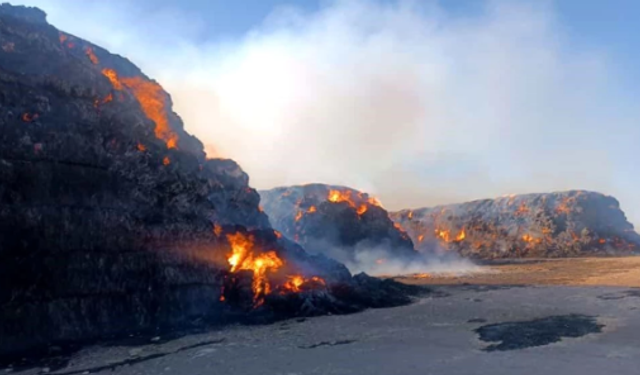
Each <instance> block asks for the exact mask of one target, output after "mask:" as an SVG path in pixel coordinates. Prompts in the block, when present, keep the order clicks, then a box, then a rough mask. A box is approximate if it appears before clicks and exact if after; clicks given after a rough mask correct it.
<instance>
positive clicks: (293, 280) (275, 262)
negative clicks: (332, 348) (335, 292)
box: [227, 232, 326, 307]
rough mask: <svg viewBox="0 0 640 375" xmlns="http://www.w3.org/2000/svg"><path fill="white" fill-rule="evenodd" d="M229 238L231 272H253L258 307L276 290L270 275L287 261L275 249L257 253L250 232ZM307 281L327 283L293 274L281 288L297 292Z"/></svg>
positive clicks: (254, 291)
mask: <svg viewBox="0 0 640 375" xmlns="http://www.w3.org/2000/svg"><path fill="white" fill-rule="evenodd" d="M275 233H276V235H278V234H279V232H275ZM227 240H228V241H229V244H230V245H231V253H229V255H228V257H227V261H228V262H229V265H230V266H231V269H230V272H232V273H234V272H238V271H241V270H247V271H252V272H253V281H252V284H251V288H252V290H253V302H254V306H255V307H258V306H260V305H262V303H264V297H265V296H266V295H267V294H269V293H271V292H272V291H273V290H274V288H273V287H272V285H271V284H272V282H271V281H270V280H269V277H268V275H269V274H273V273H275V272H277V271H278V270H279V269H280V268H282V267H283V266H284V265H285V262H284V260H282V259H280V258H279V257H278V255H277V254H276V252H275V251H273V250H271V251H266V252H262V253H257V252H256V251H255V239H254V237H253V236H252V235H250V234H243V233H240V232H238V233H234V234H227ZM307 283H313V284H315V285H321V286H325V285H326V284H325V281H324V279H322V278H320V277H317V276H313V277H311V278H309V279H306V278H304V277H303V276H301V275H291V276H288V277H287V281H286V282H285V283H284V284H282V285H281V286H280V289H281V290H282V291H284V292H295V293H297V292H300V291H301V287H302V286H303V285H304V284H307Z"/></svg>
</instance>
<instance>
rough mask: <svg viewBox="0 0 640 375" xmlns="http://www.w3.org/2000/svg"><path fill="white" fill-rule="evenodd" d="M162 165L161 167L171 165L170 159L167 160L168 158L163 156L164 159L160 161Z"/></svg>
mask: <svg viewBox="0 0 640 375" xmlns="http://www.w3.org/2000/svg"><path fill="white" fill-rule="evenodd" d="M162 164H163V165H169V164H171V159H169V157H168V156H165V157H164V159H162Z"/></svg>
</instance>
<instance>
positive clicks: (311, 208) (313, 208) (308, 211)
mask: <svg viewBox="0 0 640 375" xmlns="http://www.w3.org/2000/svg"><path fill="white" fill-rule="evenodd" d="M316 211H317V209H316V206H311V207H309V209H308V210H307V213H308V214H312V213H314V212H316Z"/></svg>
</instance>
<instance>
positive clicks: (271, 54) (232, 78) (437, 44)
mask: <svg viewBox="0 0 640 375" xmlns="http://www.w3.org/2000/svg"><path fill="white" fill-rule="evenodd" d="M25 3H29V4H33V5H39V6H41V7H42V8H44V9H45V10H46V11H47V12H48V13H49V14H50V17H49V19H50V21H51V22H52V23H54V24H55V25H57V26H58V27H60V28H62V29H66V30H68V31H70V32H72V33H75V34H77V35H78V36H80V37H85V38H87V39H89V40H92V41H94V42H96V43H98V44H101V45H103V46H105V47H107V48H109V49H111V50H112V52H115V53H119V54H123V55H125V56H127V57H129V58H131V59H132V60H133V61H134V62H136V63H137V64H138V65H140V66H141V68H142V69H143V70H144V71H145V72H147V73H148V74H149V75H150V76H152V77H155V78H157V79H158V80H159V81H160V82H161V83H162V84H163V85H164V86H165V88H166V89H167V90H168V91H169V92H170V93H171V94H172V96H173V99H174V102H175V109H176V111H177V112H178V113H179V114H180V115H181V116H182V118H183V119H184V120H185V123H186V126H187V129H188V130H189V131H191V132H192V133H194V134H195V135H197V136H198V137H199V138H200V139H202V140H203V142H204V143H205V144H212V145H214V146H215V148H216V149H217V151H218V152H219V153H221V154H222V155H224V156H226V157H230V158H233V159H236V160H237V161H238V162H239V163H240V165H241V166H242V167H243V168H244V169H245V170H246V171H247V172H248V173H249V175H250V176H251V183H252V185H253V186H254V187H257V188H271V187H273V186H276V185H288V184H299V183H308V182H322V183H328V184H338V185H346V186H351V187H354V188H358V189H361V190H365V191H368V192H371V193H373V194H375V195H377V196H379V197H380V198H381V200H382V202H383V203H384V204H385V206H386V207H387V208H390V209H400V208H407V207H416V206H427V205H433V204H436V203H451V202H456V201H463V200H469V199H476V198H485V197H492V196H499V195H504V194H512V193H526V192H546V191H553V190H564V189H574V188H580V189H588V190H596V191H601V192H604V193H607V194H611V195H614V196H616V197H617V198H619V199H620V200H621V203H622V207H623V208H624V209H626V210H627V211H628V212H629V214H630V216H631V219H632V221H635V222H640V196H638V195H637V194H635V190H636V178H635V177H634V175H636V174H637V173H635V170H634V168H635V164H634V162H633V161H632V160H630V159H631V158H632V157H631V156H632V155H635V153H636V151H635V150H636V147H637V146H636V144H635V143H636V140H637V139H639V138H640V127H638V126H636V125H637V123H638V122H639V120H640V108H638V107H637V106H636V105H635V101H634V100H631V99H632V97H631V96H630V95H629V94H627V93H626V92H625V91H624V89H622V88H621V86H619V85H618V84H617V82H618V81H619V80H620V77H617V76H616V71H615V69H614V66H613V65H612V64H611V61H610V55H609V54H608V53H607V51H605V50H604V49H603V48H601V47H600V46H593V47H585V46H584V45H583V46H582V47H578V46H577V45H576V44H574V43H572V42H571V40H569V39H568V37H567V36H566V34H565V33H564V31H563V26H562V24H560V22H559V21H558V20H557V19H556V15H555V13H554V9H553V7H552V6H549V4H551V3H550V2H538V1H533V0H532V1H519V2H511V1H486V2H485V7H484V9H483V11H482V12H479V13H477V14H475V13H474V14H473V15H459V14H458V15H454V14H451V13H448V12H447V11H445V10H444V9H442V8H439V7H438V6H436V5H434V3H431V2H420V1H400V2H398V3H391V4H388V3H386V4H379V3H377V2H370V1H333V2H328V3H327V5H326V6H325V7H323V8H322V9H321V10H320V11H318V12H314V13H303V12H299V11H297V10H296V9H291V8H289V9H280V10H275V11H274V13H273V14H272V15H271V16H269V17H268V18H267V19H266V20H265V22H264V23H263V24H261V25H256V27H255V28H254V29H253V30H251V31H249V32H247V33H246V35H244V36H243V37H242V38H238V39H236V40H226V41H225V42H224V43H222V42H219V41H217V40H216V37H215V36H211V37H210V38H209V41H208V42H202V41H198V40H202V39H201V38H200V39H197V38H196V36H199V35H200V34H199V33H200V32H201V28H200V26H201V25H202V22H203V19H202V18H198V15H194V14H184V13H180V12H179V11H176V10H175V9H174V10H172V11H173V12H172V13H169V11H168V10H167V9H164V8H158V9H156V10H155V12H150V11H149V9H146V10H145V11H143V10H141V8H140V6H138V5H136V4H138V3H137V2H133V1H132V2H123V1H119V2H99V3H98V2H82V3H81V2H78V1H71V0H27V1H25ZM176 4H177V3H176ZM425 4H427V5H425ZM541 4H542V5H541ZM78 14H81V15H82V16H81V17H79V16H77V15H78ZM168 14H171V16H168ZM212 41H213V42H212Z"/></svg>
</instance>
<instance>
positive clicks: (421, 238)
mask: <svg viewBox="0 0 640 375" xmlns="http://www.w3.org/2000/svg"><path fill="white" fill-rule="evenodd" d="M422 240H424V234H421V235H419V236H418V242H422Z"/></svg>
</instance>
